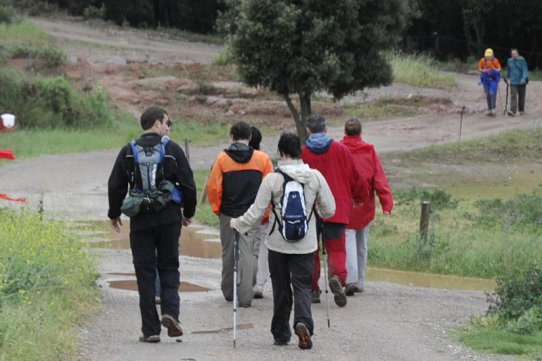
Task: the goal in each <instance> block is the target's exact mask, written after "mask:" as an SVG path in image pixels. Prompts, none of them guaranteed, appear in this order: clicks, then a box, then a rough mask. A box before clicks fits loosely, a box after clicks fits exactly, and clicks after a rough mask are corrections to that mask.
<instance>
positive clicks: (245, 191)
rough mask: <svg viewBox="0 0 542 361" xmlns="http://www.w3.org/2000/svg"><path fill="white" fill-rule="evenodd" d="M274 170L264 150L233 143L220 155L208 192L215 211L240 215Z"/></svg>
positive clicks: (215, 164)
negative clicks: (264, 179)
mask: <svg viewBox="0 0 542 361" xmlns="http://www.w3.org/2000/svg"><path fill="white" fill-rule="evenodd" d="M272 171H273V165H272V164H271V160H270V159H269V157H268V156H267V154H265V153H264V152H260V151H259V150H254V149H252V148H250V147H248V146H247V145H244V144H241V143H233V144H232V145H231V146H230V147H229V148H228V149H224V150H223V151H222V152H220V154H218V156H217V158H216V160H215V163H214V164H213V168H212V169H211V174H210V175H209V181H208V183H207V192H208V197H209V203H210V204H211V208H212V210H213V213H214V214H216V215H219V214H221V213H222V214H224V215H226V216H229V217H239V216H240V215H242V214H244V213H245V212H246V211H247V210H248V209H249V207H250V206H251V205H252V203H254V199H255V198H256V194H257V193H258V189H259V188H260V184H261V183H262V179H263V178H264V177H265V176H266V175H267V174H269V173H271V172H272Z"/></svg>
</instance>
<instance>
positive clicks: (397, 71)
mask: <svg viewBox="0 0 542 361" xmlns="http://www.w3.org/2000/svg"><path fill="white" fill-rule="evenodd" d="M386 60H387V61H388V62H389V64H390V65H391V67H392V71H393V78H394V82H397V83H402V84H406V85H411V86H415V87H419V88H434V89H450V88H454V87H456V86H457V84H456V82H455V79H454V77H453V76H452V75H451V74H449V73H445V72H442V71H440V70H439V69H438V66H437V63H436V62H435V61H434V60H433V59H431V58H430V57H428V56H425V55H419V54H418V55H407V54H402V53H397V52H391V53H388V54H387V55H386ZM423 101H424V99H423V98H421V97H419V96H414V97H411V98H407V97H402V98H386V97H384V98H381V99H377V100H375V101H373V102H370V103H366V104H361V105H360V104H351V103H348V102H343V103H344V106H345V113H346V114H347V115H350V116H356V117H360V118H361V119H364V120H377V119H389V118H396V117H412V116H416V115H419V114H422V112H423V111H422V109H420V106H421V105H422V104H421V103H422V102H423Z"/></svg>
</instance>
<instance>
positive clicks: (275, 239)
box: [108, 107, 393, 349]
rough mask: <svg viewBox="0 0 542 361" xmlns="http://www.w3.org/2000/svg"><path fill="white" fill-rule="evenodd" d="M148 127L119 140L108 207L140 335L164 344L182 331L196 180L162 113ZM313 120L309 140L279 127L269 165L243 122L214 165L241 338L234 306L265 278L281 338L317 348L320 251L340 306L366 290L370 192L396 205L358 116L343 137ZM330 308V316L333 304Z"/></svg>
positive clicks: (150, 112)
mask: <svg viewBox="0 0 542 361" xmlns="http://www.w3.org/2000/svg"><path fill="white" fill-rule="evenodd" d="M141 126H142V128H143V134H142V135H141V137H140V138H139V139H137V140H134V141H132V142H130V143H129V144H128V145H126V146H125V147H123V148H122V149H121V151H120V153H119V155H118V157H117V159H116V161H115V164H114V166H113V170H112V172H111V175H110V178H109V182H108V193H109V212H108V216H109V218H110V220H111V224H112V227H113V229H115V230H116V231H117V232H120V226H121V225H122V222H121V219H120V215H121V213H124V214H125V215H127V216H129V217H130V220H131V222H130V247H131V251H132V257H133V263H134V268H135V273H136V278H137V286H138V292H139V308H140V313H141V320H142V327H141V331H142V333H143V335H142V336H141V337H140V338H139V340H140V341H142V342H159V341H160V331H161V326H160V324H161V325H163V326H164V327H166V328H167V329H168V336H170V337H179V336H181V335H182V334H183V330H182V328H181V325H180V322H179V294H178V287H179V251H178V247H179V237H180V232H181V227H182V226H183V225H185V226H186V225H189V224H190V223H191V218H192V217H193V215H194V212H195V208H196V187H195V183H194V179H193V174H192V170H191V168H190V166H189V164H188V161H187V159H186V157H185V154H184V152H183V150H182V149H181V148H180V146H179V145H178V144H177V143H175V142H173V141H170V139H169V137H168V132H169V130H170V127H171V121H170V120H169V117H168V115H167V112H166V111H165V110H164V109H162V108H159V107H150V108H148V109H147V110H146V111H145V112H144V113H143V114H142V116H141ZM306 127H307V132H308V135H309V137H308V139H307V141H306V143H305V144H303V145H302V144H301V141H300V139H299V137H298V136H297V135H296V134H293V133H283V134H282V135H281V137H280V139H279V141H278V154H279V156H280V159H279V160H278V162H277V164H276V168H275V169H274V170H273V163H272V161H271V159H270V158H269V156H268V155H267V154H266V153H265V152H263V151H260V150H259V142H260V141H261V133H260V132H259V131H258V129H257V128H255V127H250V126H249V125H248V124H247V123H245V122H237V123H235V124H234V125H233V126H232V127H231V129H230V136H231V140H232V143H231V145H230V146H229V147H228V148H227V149H224V150H223V151H221V152H220V153H219V154H218V156H217V157H216V159H215V161H214V163H213V166H212V168H211V172H210V175H209V178H208V182H207V191H208V199H209V203H210V205H211V208H212V211H213V213H214V214H215V215H217V216H218V217H219V220H220V240H221V245H222V275H221V290H222V295H223V297H224V299H225V300H226V301H228V302H232V301H233V307H234V345H235V315H236V307H237V305H239V307H250V306H251V305H252V302H253V299H257V298H262V297H263V296H264V295H263V290H264V284H265V282H266V281H267V278H268V277H269V276H270V278H271V285H272V297H273V316H272V320H271V333H272V335H273V338H274V344H275V345H277V346H283V345H287V344H288V342H289V341H290V339H291V337H292V330H293V331H294V333H295V334H296V335H297V336H298V338H299V342H298V346H299V347H300V348H301V349H310V348H311V347H312V339H311V336H312V335H313V333H314V322H313V318H312V312H311V303H319V302H320V294H321V290H320V282H319V279H320V273H321V271H320V265H321V264H320V250H321V251H322V253H323V255H324V275H325V280H326V281H325V283H324V285H325V287H326V290H327V287H328V286H329V290H331V293H332V294H333V298H334V301H335V303H336V304H337V306H339V307H344V306H346V304H347V296H352V295H354V294H355V293H359V292H364V286H365V284H364V282H365V267H366V263H367V240H368V235H369V227H370V223H371V221H372V220H373V219H374V216H375V209H376V197H375V194H376V195H377V196H378V197H379V200H380V204H381V206H382V211H383V213H384V214H390V213H391V210H392V207H393V197H392V193H391V190H390V187H389V185H388V182H387V179H386V176H385V173H384V170H383V168H382V165H381V163H380V160H379V158H378V155H377V153H376V151H375V149H374V147H373V146H372V145H371V144H368V143H365V142H364V141H363V139H362V136H361V134H362V126H361V122H360V120H359V119H357V118H351V119H349V120H348V121H347V122H346V124H345V135H344V138H343V139H342V140H341V141H340V142H338V141H334V140H333V139H331V138H330V137H329V136H328V135H327V125H326V120H325V118H324V117H322V116H321V115H317V114H313V115H311V116H309V117H308V118H307V119H306ZM320 242H321V243H322V244H321V245H320ZM326 256H327V257H326ZM328 279H329V280H328ZM155 283H157V286H156V289H158V290H159V291H157V292H159V297H160V308H161V319H160V318H159V317H158V312H157V308H156V304H155V297H154V296H155ZM158 286H159V287H158ZM326 302H327V291H326ZM292 308H293V310H294V316H293V324H292V327H291V326H290V314H291V311H292ZM327 311H328V325H329V306H328V309H327Z"/></svg>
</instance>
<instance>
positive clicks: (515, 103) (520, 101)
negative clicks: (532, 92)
mask: <svg viewBox="0 0 542 361" xmlns="http://www.w3.org/2000/svg"><path fill="white" fill-rule="evenodd" d="M526 92H527V86H526V85H525V84H523V85H510V111H511V112H512V113H514V114H516V111H517V110H518V108H519V111H520V112H522V113H523V112H524V111H525V93H526Z"/></svg>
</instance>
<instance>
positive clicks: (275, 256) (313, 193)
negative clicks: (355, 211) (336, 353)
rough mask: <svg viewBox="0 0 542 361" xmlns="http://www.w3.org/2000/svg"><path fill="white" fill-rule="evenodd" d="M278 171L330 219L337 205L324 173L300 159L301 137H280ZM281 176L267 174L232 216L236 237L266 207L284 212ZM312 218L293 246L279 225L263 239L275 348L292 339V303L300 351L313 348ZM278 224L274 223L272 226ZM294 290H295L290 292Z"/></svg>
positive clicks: (314, 239)
mask: <svg viewBox="0 0 542 361" xmlns="http://www.w3.org/2000/svg"><path fill="white" fill-rule="evenodd" d="M278 149H279V154H280V156H281V158H280V160H279V162H278V169H279V170H280V171H281V172H283V173H284V174H286V175H288V176H289V177H290V178H292V179H293V180H295V181H296V182H299V183H301V184H303V193H304V198H305V209H307V210H308V209H313V207H315V206H316V207H315V209H316V212H318V214H319V216H320V217H322V218H329V217H331V216H333V214H334V213H335V201H334V198H333V194H332V193H331V190H330V189H329V186H328V184H327V182H326V180H325V179H324V177H323V176H322V174H321V173H320V172H319V171H317V170H315V169H311V168H309V166H308V165H306V164H303V162H302V161H301V159H300V157H301V144H300V141H299V137H298V136H297V135H295V134H292V133H284V134H282V136H281V137H280V140H279V143H278ZM284 181H285V177H284V175H282V174H280V173H279V172H273V173H271V174H269V175H268V176H267V177H265V179H264V180H263V182H262V185H261V186H260V189H259V190H258V194H257V196H256V199H255V201H254V204H253V205H252V206H250V208H249V209H248V211H247V212H246V213H244V214H243V215H241V216H239V217H238V218H232V219H231V222H230V225H231V227H232V228H235V229H237V230H238V231H239V233H244V232H247V231H250V230H251V229H252V228H253V227H254V225H256V224H259V223H260V220H261V219H262V217H263V215H264V214H265V213H266V211H267V209H268V207H269V203H270V202H271V201H272V202H273V204H274V205H275V212H273V215H272V217H273V218H272V220H273V223H274V222H276V221H277V220H276V219H275V217H276V216H275V214H282V208H281V207H282V206H284V204H281V199H282V197H283V193H284V190H283V189H284V188H283V185H284ZM315 218H316V217H309V220H308V229H307V233H306V234H305V236H304V237H303V238H301V239H300V240H298V241H296V242H291V241H286V240H285V239H284V238H283V236H282V234H281V232H280V231H279V227H272V230H271V233H270V234H269V237H267V239H266V244H267V247H268V248H269V268H270V271H271V283H272V285H273V319H272V321H271V333H272V334H273V337H274V339H275V345H277V346H285V345H287V344H288V342H289V341H290V338H291V336H292V331H291V329H290V326H289V320H290V313H291V311H292V305H294V332H295V334H296V335H297V336H298V337H299V343H298V346H299V348H301V349H310V348H311V347H312V340H311V335H312V334H313V330H314V321H313V319H312V313H311V283H312V273H313V268H314V254H315V253H316V252H315V251H316V250H317V248H318V238H317V230H316V220H315ZM275 225H276V224H275ZM292 288H293V291H292Z"/></svg>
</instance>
